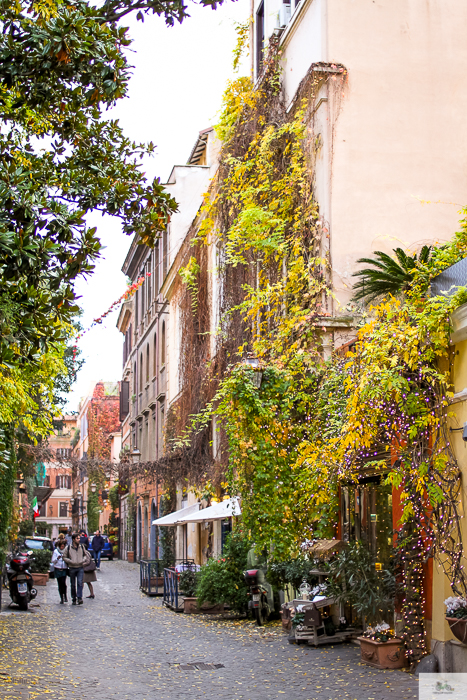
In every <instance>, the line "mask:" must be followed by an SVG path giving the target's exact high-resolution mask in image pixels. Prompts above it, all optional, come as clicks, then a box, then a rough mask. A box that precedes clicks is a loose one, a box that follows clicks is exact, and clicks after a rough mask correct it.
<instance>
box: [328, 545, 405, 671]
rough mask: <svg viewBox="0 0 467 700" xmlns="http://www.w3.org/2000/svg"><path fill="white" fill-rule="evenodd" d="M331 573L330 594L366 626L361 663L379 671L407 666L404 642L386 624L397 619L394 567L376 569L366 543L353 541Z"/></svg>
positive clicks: (332, 562) (332, 565)
mask: <svg viewBox="0 0 467 700" xmlns="http://www.w3.org/2000/svg"><path fill="white" fill-rule="evenodd" d="M329 570H330V576H329V578H328V580H327V594H328V595H333V596H335V597H336V598H337V601H338V602H343V603H346V604H350V605H352V607H353V610H354V611H355V612H356V613H357V615H358V616H359V617H360V618H361V621H362V625H363V628H364V629H365V627H366V631H365V633H364V635H363V636H361V637H359V640H360V649H361V655H362V661H365V662H366V663H369V664H370V665H372V666H376V667H377V668H400V667H402V666H403V665H405V652H404V648H403V642H402V640H401V639H398V638H397V637H396V636H395V634H394V631H393V630H392V629H391V626H390V625H389V624H387V623H386V622H384V620H390V619H393V618H394V603H395V598H396V576H395V574H394V571H392V568H391V567H389V568H386V569H383V570H377V569H376V566H375V559H374V556H373V554H372V553H371V552H370V551H369V549H368V547H367V546H366V545H365V544H364V543H363V542H351V543H349V545H348V547H347V549H345V550H343V551H342V552H339V554H337V555H336V557H335V558H334V559H333V560H332V561H331V564H330V568H329ZM368 622H370V623H371V626H369V627H367V624H366V623H368ZM382 646H383V647H384V648H383V649H381V647H382Z"/></svg>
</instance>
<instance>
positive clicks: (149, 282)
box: [146, 253, 152, 311]
mask: <svg viewBox="0 0 467 700" xmlns="http://www.w3.org/2000/svg"><path fill="white" fill-rule="evenodd" d="M146 287H147V302H146V306H147V308H148V311H149V308H150V306H151V301H152V253H151V255H150V256H149V260H148V261H147V263H146Z"/></svg>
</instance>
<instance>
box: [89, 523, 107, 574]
mask: <svg viewBox="0 0 467 700" xmlns="http://www.w3.org/2000/svg"><path fill="white" fill-rule="evenodd" d="M104 544H105V540H104V538H103V537H102V535H101V533H100V530H96V534H95V535H94V537H93V538H92V542H91V547H92V553H93V555H94V561H95V562H96V567H97V570H98V571H100V570H101V553H102V550H103V549H104Z"/></svg>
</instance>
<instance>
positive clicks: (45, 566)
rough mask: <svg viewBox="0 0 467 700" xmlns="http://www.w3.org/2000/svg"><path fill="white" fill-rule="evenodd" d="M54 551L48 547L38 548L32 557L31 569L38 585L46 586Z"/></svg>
mask: <svg viewBox="0 0 467 700" xmlns="http://www.w3.org/2000/svg"><path fill="white" fill-rule="evenodd" d="M51 560H52V552H50V551H49V550H48V549H36V550H34V554H33V555H31V558H30V562H31V564H30V570H31V573H32V578H33V581H34V584H35V585H36V586H46V585H47V581H48V580H49V571H50V562H51Z"/></svg>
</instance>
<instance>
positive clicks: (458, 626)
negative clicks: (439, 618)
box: [446, 617, 467, 644]
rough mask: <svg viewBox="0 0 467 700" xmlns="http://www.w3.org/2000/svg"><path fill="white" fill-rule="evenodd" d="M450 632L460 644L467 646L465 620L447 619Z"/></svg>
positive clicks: (466, 624)
mask: <svg viewBox="0 0 467 700" xmlns="http://www.w3.org/2000/svg"><path fill="white" fill-rule="evenodd" d="M446 620H447V621H448V624H449V627H450V628H451V632H452V633H453V635H454V636H455V638H456V639H458V640H459V641H460V642H462V644H467V618H466V617H464V618H458V617H447V618H446Z"/></svg>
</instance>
